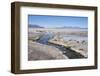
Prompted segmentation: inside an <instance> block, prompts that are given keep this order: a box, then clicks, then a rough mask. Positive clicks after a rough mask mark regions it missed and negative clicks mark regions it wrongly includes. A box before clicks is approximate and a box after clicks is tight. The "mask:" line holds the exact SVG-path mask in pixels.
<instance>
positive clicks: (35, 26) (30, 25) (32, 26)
mask: <svg viewBox="0 0 100 76" xmlns="http://www.w3.org/2000/svg"><path fill="white" fill-rule="evenodd" d="M29 27H31V28H45V27H43V26H40V25H37V24H33V25H32V24H29ZM53 28H55V29H66V28H69V29H87V28H81V27H71V26H62V27H53Z"/></svg>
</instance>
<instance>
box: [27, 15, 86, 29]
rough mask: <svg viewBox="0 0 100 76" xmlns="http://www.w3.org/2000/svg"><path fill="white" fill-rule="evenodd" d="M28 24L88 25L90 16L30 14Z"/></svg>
mask: <svg viewBox="0 0 100 76" xmlns="http://www.w3.org/2000/svg"><path fill="white" fill-rule="evenodd" d="M28 24H33V25H34V24H37V25H40V26H42V27H45V28H54V27H80V28H87V27H88V17H75V16H46V15H29V16H28Z"/></svg>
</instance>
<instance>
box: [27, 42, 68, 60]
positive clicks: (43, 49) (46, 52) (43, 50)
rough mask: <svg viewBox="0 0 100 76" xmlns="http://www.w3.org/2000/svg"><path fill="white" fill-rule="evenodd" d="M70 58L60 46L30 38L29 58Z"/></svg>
mask: <svg viewBox="0 0 100 76" xmlns="http://www.w3.org/2000/svg"><path fill="white" fill-rule="evenodd" d="M52 59H68V57H67V56H65V55H64V54H63V53H62V52H61V51H60V50H59V49H58V48H55V47H53V46H48V45H43V44H40V43H37V42H33V41H31V40H29V42H28V60H52Z"/></svg>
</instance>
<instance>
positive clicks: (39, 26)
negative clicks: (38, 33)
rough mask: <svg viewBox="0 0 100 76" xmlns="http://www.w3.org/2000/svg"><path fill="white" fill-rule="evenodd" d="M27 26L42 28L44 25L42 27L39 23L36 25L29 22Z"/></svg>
mask: <svg viewBox="0 0 100 76" xmlns="http://www.w3.org/2000/svg"><path fill="white" fill-rule="evenodd" d="M29 27H31V28H44V27H42V26H40V25H36V24H34V25H32V24H29Z"/></svg>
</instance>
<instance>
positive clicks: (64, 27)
mask: <svg viewBox="0 0 100 76" xmlns="http://www.w3.org/2000/svg"><path fill="white" fill-rule="evenodd" d="M55 28H56V29H66V28H69V29H70V28H71V29H87V28H82V27H70V26H63V27H55Z"/></svg>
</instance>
